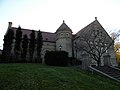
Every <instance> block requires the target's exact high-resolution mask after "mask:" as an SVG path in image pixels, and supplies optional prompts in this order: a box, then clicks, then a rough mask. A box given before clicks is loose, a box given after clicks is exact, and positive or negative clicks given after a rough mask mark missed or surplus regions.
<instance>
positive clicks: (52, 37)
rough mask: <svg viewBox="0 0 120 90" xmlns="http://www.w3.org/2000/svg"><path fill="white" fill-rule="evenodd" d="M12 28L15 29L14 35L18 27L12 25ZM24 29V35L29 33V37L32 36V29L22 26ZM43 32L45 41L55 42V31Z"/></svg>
mask: <svg viewBox="0 0 120 90" xmlns="http://www.w3.org/2000/svg"><path fill="white" fill-rule="evenodd" d="M12 30H13V31H14V35H15V34H16V30H17V28H16V27H12ZM21 30H22V35H25V34H27V36H28V38H30V34H31V32H32V30H31V29H24V28H21ZM34 31H35V37H37V30H34ZM41 32H42V37H43V41H46V42H55V37H56V36H55V33H50V32H43V31H41Z"/></svg>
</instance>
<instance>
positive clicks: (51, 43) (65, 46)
mask: <svg viewBox="0 0 120 90" xmlns="http://www.w3.org/2000/svg"><path fill="white" fill-rule="evenodd" d="M93 26H95V27H96V28H95V29H97V28H98V27H99V28H100V29H101V30H102V31H103V32H105V33H106V37H108V38H110V36H109V35H108V34H107V32H106V31H105V29H104V28H103V27H102V26H101V24H100V23H99V21H98V20H97V18H95V20H94V21H93V22H91V23H90V24H89V25H87V26H86V27H84V28H83V29H81V30H80V31H78V32H77V33H76V34H74V35H73V34H72V30H71V29H70V28H69V27H68V26H67V25H66V23H65V22H64V21H63V23H62V24H61V26H60V27H59V28H58V29H57V30H56V32H55V33H50V32H42V37H43V46H42V51H41V57H42V58H43V62H44V55H45V53H46V52H47V51H60V50H62V51H67V52H68V53H69V57H75V58H77V59H78V60H81V61H83V60H84V58H88V59H89V62H88V61H85V62H84V63H87V65H96V62H95V61H94V60H91V59H90V58H89V55H88V56H85V57H83V55H82V54H83V52H84V51H82V50H78V49H77V48H76V47H75V43H76V42H78V39H77V38H76V37H78V36H81V35H82V34H84V32H85V33H89V31H90V30H91V29H92V27H93ZM8 28H11V29H12V30H13V31H14V33H16V30H17V28H16V27H13V26H12V22H9V25H8ZM22 32H23V35H25V34H27V35H28V38H29V35H30V33H31V30H30V29H23V28H22ZM35 36H37V31H36V30H35ZM77 44H78V43H76V46H78V45H77ZM79 44H80V43H79ZM13 49H14V44H13ZM13 51H14V50H13ZM109 54H110V55H111V58H110V64H111V65H113V66H116V65H117V62H116V57H115V54H114V48H113V45H112V46H111V48H110V50H109ZM34 57H36V51H35V52H34ZM102 65H104V61H103V60H102Z"/></svg>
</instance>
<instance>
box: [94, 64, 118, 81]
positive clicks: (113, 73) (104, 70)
mask: <svg viewBox="0 0 120 90" xmlns="http://www.w3.org/2000/svg"><path fill="white" fill-rule="evenodd" d="M92 69H93V70H95V71H97V72H99V73H101V74H103V75H105V76H107V77H109V78H111V79H114V80H116V81H119V82H120V70H119V69H116V68H113V67H109V66H94V67H92Z"/></svg>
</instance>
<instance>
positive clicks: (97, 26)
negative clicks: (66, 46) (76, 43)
mask: <svg viewBox="0 0 120 90" xmlns="http://www.w3.org/2000/svg"><path fill="white" fill-rule="evenodd" d="M93 29H94V30H102V31H103V32H104V33H105V34H106V35H107V36H109V35H108V33H107V32H106V31H105V29H104V28H103V27H102V25H101V24H100V23H99V21H98V20H97V18H95V20H94V21H93V22H91V23H90V24H88V25H87V26H86V27H84V28H83V29H81V30H80V31H78V32H77V33H76V34H75V36H74V39H76V38H77V37H79V36H81V35H84V34H86V33H87V35H89V33H90V32H91V30H93ZM109 37H110V36H109Z"/></svg>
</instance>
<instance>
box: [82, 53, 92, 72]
mask: <svg viewBox="0 0 120 90" xmlns="http://www.w3.org/2000/svg"><path fill="white" fill-rule="evenodd" d="M90 64H91V61H90V59H89V55H88V54H86V53H84V54H82V69H84V70H87V69H88V66H90Z"/></svg>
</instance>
